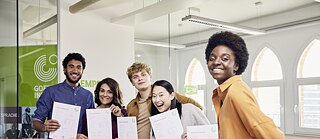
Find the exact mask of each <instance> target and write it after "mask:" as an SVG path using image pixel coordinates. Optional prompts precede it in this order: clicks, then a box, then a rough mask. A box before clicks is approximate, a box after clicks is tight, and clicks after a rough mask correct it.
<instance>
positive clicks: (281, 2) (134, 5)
mask: <svg viewBox="0 0 320 139" xmlns="http://www.w3.org/2000/svg"><path fill="white" fill-rule="evenodd" d="M79 1H80V0H64V1H63V2H65V3H68V4H70V6H72V5H74V4H75V3H77V2H79ZM83 1H94V0H83ZM95 1H97V2H95V3H94V4H92V5H89V6H87V7H85V8H84V9H82V10H80V11H78V12H76V13H74V14H81V13H83V12H93V13H94V14H97V15H99V16H101V17H102V18H105V19H106V20H107V21H108V20H109V21H110V22H111V21H112V20H113V19H115V18H119V17H121V16H122V15H126V14H130V13H134V12H135V11H137V10H140V9H142V8H146V7H148V6H152V5H155V4H159V3H161V2H163V1H178V3H175V5H170V6H167V7H160V8H162V9H163V10H160V12H161V11H170V10H167V9H170V8H171V9H172V8H173V9H174V10H175V11H171V12H170V13H167V14H163V13H162V16H154V17H152V18H151V19H148V20H145V21H143V22H136V23H134V24H132V25H131V26H133V27H134V31H135V38H136V39H143V40H153V41H159V40H165V39H168V37H169V36H170V37H171V38H174V37H178V36H185V35H188V34H194V33H199V32H203V31H208V30H212V29H214V28H212V27H209V26H204V25H199V24H194V23H191V22H188V21H182V18H183V17H185V16H187V15H189V14H192V15H197V16H201V17H205V18H210V19H214V20H219V21H223V22H228V23H235V24H242V23H243V22H245V21H249V20H251V21H254V23H253V24H250V26H248V25H246V26H248V27H252V28H257V29H258V28H262V27H261V25H262V24H265V23H261V21H259V19H261V18H263V17H266V16H270V15H276V14H279V13H283V12H287V11H292V10H298V11H299V9H301V8H305V7H310V6H312V5H320V3H319V2H316V1H315V0H184V1H190V2H192V1H201V3H200V4H197V5H193V6H191V7H183V6H182V8H181V5H182V4H181V5H180V4H179V2H183V0H95ZM0 2H1V7H3V8H1V9H0V10H1V14H2V13H5V12H6V11H4V10H5V9H4V8H5V7H6V5H10V4H12V3H13V2H12V1H11V0H1V1H0ZM19 2H20V3H22V4H21V5H22V6H21V9H20V10H21V11H23V13H22V15H21V17H22V19H23V21H22V22H23V24H24V25H23V26H24V28H23V30H24V31H25V30H27V29H29V28H31V27H33V26H35V25H37V24H39V23H40V22H42V21H44V20H46V19H48V18H50V17H52V16H53V15H55V14H56V13H57V11H56V10H57V8H56V4H57V3H56V0H21V1H19ZM183 5H188V4H185V3H184V4H183ZM11 7H12V6H11ZM176 7H179V8H176ZM152 12H155V14H154V15H156V12H159V11H152ZM313 12H318V13H320V11H319V10H316V11H310V13H313ZM304 14H305V13H304ZM12 15H14V16H15V14H12ZM318 15H319V14H318ZM297 16H298V15H297ZM39 17H40V18H39ZM287 18H288V19H291V18H292V17H287ZM301 18H303V16H302V17H301ZM306 18H310V17H306ZM169 20H170V22H169ZM270 20H273V19H270ZM275 20H276V19H275ZM283 22H284V21H282V23H283ZM288 22H292V20H290V21H289V20H288ZM169 30H170V33H169ZM51 35H52V34H51Z"/></svg>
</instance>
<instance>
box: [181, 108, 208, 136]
mask: <svg viewBox="0 0 320 139" xmlns="http://www.w3.org/2000/svg"><path fill="white" fill-rule="evenodd" d="M181 123H182V127H183V131H184V132H187V126H196V125H210V122H209V120H208V119H207V117H206V116H205V115H204V113H203V112H202V111H201V110H200V109H199V108H198V107H196V106H194V105H193V104H191V103H187V104H182V110H181Z"/></svg>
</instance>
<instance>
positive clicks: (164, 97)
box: [151, 80, 210, 139]
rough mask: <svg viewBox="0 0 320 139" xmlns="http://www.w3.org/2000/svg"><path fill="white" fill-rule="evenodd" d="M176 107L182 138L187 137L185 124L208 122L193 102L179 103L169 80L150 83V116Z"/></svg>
mask: <svg viewBox="0 0 320 139" xmlns="http://www.w3.org/2000/svg"><path fill="white" fill-rule="evenodd" d="M175 108H177V110H178V113H179V116H180V119H181V123H182V127H183V130H184V133H183V134H182V135H181V138H182V139H186V138H187V134H186V129H187V126H195V125H208V124H210V122H209V120H208V119H207V117H206V116H205V115H204V113H203V112H202V111H201V110H200V109H199V108H198V107H196V106H194V105H193V104H181V103H179V102H178V101H177V100H176V98H175V97H174V90H173V87H172V85H171V83H170V82H168V81H166V80H158V81H156V82H155V83H154V84H153V85H152V104H151V116H153V115H157V114H159V113H162V112H165V111H168V110H170V109H175Z"/></svg>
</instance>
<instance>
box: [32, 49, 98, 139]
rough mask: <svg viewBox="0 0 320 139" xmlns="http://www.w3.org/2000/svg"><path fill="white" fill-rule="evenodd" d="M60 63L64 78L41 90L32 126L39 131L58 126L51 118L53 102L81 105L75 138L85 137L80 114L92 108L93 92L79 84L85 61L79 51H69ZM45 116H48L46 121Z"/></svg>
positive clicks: (52, 129) (57, 122)
mask: <svg viewBox="0 0 320 139" xmlns="http://www.w3.org/2000/svg"><path fill="white" fill-rule="evenodd" d="M62 65H63V72H64V75H65V76H66V79H65V80H64V82H62V83H59V84H56V85H53V86H49V87H47V88H46V89H45V90H44V91H43V93H42V94H41V96H40V98H39V100H38V101H37V110H36V111H35V112H34V114H35V115H34V116H33V119H32V126H33V128H34V129H35V130H37V131H39V132H52V131H56V130H58V129H59V128H60V124H59V121H57V120H54V119H51V118H52V110H53V109H52V107H53V102H60V103H65V104H70V105H76V106H81V111H80V118H79V124H78V131H77V133H78V134H77V139H81V138H82V139H86V138H87V137H86V136H85V135H83V134H81V128H82V116H83V114H84V113H85V111H86V109H93V108H94V102H93V94H92V93H91V92H90V91H89V90H87V89H85V88H83V87H81V86H80V85H79V80H80V79H81V77H82V74H83V71H84V69H85V68H86V61H85V58H84V57H83V56H82V55H81V54H79V53H69V54H68V55H67V56H66V57H65V58H64V60H63V62H62ZM46 117H48V120H47V121H46ZM45 121H46V123H45Z"/></svg>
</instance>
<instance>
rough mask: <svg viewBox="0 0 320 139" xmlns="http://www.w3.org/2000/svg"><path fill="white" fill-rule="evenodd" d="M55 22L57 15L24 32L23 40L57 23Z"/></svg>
mask: <svg viewBox="0 0 320 139" xmlns="http://www.w3.org/2000/svg"><path fill="white" fill-rule="evenodd" d="M57 20H58V17H57V15H54V16H52V17H50V18H49V19H47V20H45V21H43V22H41V23H39V24H37V25H35V26H33V27H32V28H30V29H28V30H26V31H25V32H23V38H26V37H28V36H30V35H32V34H35V33H37V32H39V31H41V30H43V29H45V28H47V27H49V26H51V25H53V24H55V23H57Z"/></svg>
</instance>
